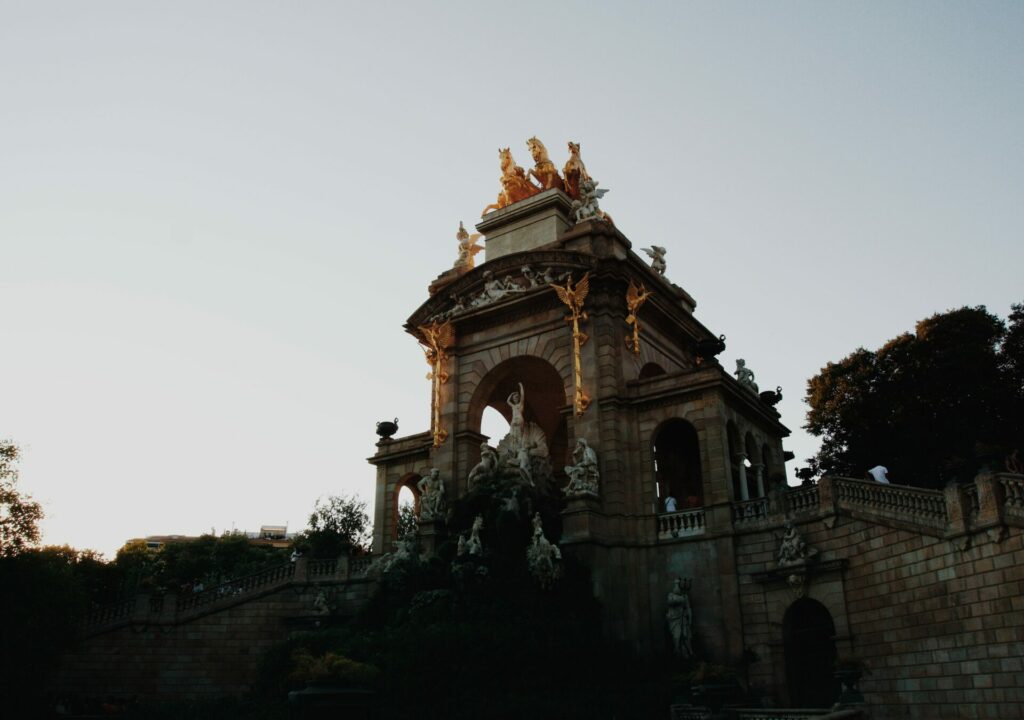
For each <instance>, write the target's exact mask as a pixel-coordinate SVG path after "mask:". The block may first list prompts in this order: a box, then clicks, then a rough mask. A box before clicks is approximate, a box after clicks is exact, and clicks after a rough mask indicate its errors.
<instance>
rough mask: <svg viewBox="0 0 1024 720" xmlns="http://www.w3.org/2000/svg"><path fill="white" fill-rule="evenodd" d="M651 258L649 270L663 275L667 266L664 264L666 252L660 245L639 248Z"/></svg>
mask: <svg viewBox="0 0 1024 720" xmlns="http://www.w3.org/2000/svg"><path fill="white" fill-rule="evenodd" d="M640 249H641V250H643V251H644V252H645V253H647V256H648V257H649V258H651V270H653V271H654V272H656V273H658V274H659V275H664V274H665V270H666V269H667V268H668V265H667V264H666V263H665V253H666V252H668V251H667V250H665V248H663V247H661V246H660V245H651V246H650V247H649V248H640Z"/></svg>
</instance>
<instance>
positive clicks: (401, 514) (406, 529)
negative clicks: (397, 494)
mask: <svg viewBox="0 0 1024 720" xmlns="http://www.w3.org/2000/svg"><path fill="white" fill-rule="evenodd" d="M419 529H420V524H419V519H418V518H417V517H416V507H415V506H414V505H413V504H412V503H411V502H405V503H402V504H400V505H399V506H398V539H399V540H405V539H406V538H408V537H412V536H414V535H415V534H416V533H417V532H419Z"/></svg>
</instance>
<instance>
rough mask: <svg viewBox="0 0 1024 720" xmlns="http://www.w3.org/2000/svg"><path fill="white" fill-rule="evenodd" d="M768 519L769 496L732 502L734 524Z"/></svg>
mask: <svg viewBox="0 0 1024 720" xmlns="http://www.w3.org/2000/svg"><path fill="white" fill-rule="evenodd" d="M767 519H768V498H756V499H754V500H747V501H746V502H738V503H733V504H732V524H733V525H734V526H740V525H747V524H750V523H757V522H764V521H765V520H767Z"/></svg>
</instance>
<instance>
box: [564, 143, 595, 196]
mask: <svg viewBox="0 0 1024 720" xmlns="http://www.w3.org/2000/svg"><path fill="white" fill-rule="evenodd" d="M562 177H564V178H565V192H566V194H567V195H568V196H569V197H571V198H572V199H573V200H579V199H580V184H581V183H582V182H583V181H584V180H590V174H589V173H587V167H586V165H584V164H583V160H582V159H580V145H579V143H574V142H573V141H572V140H570V141H569V159H568V160H566V161H565V167H563V168H562Z"/></svg>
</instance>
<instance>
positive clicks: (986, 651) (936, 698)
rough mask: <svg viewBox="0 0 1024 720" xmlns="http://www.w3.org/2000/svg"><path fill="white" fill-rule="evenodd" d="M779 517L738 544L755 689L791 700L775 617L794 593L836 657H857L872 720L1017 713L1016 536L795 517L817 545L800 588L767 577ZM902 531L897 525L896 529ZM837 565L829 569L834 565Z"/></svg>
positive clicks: (1022, 651)
mask: <svg viewBox="0 0 1024 720" xmlns="http://www.w3.org/2000/svg"><path fill="white" fill-rule="evenodd" d="M779 520H780V521H779V522H774V523H766V524H765V526H764V527H762V528H759V529H758V530H756V531H753V532H742V533H740V534H739V535H738V536H737V538H736V548H737V570H738V575H739V583H740V585H739V587H740V607H741V611H742V614H743V636H744V642H745V643H746V645H747V646H748V647H750V648H751V649H752V650H753V651H754V652H755V653H756V654H757V655H758V656H759V657H760V658H761V660H760V661H759V662H756V663H754V664H752V665H751V666H750V669H749V677H750V682H751V684H752V685H753V686H755V687H758V688H761V689H764V690H766V691H768V692H769V693H772V694H775V695H776V697H777V698H778V699H779V700H780V701H781V702H783V703H786V702H787V701H788V698H787V697H786V696H787V690H786V677H785V654H784V652H785V649H784V644H783V618H784V615H785V611H786V609H787V608H788V607H789V606H790V605H791V604H792V603H793V602H794V601H795V600H796V599H797V598H798V597H800V596H801V595H803V596H806V597H808V598H811V599H814V600H817V601H818V602H820V603H822V604H823V605H824V606H825V607H826V608H827V609H828V610H829V612H830V613H831V615H832V618H833V620H834V622H835V626H836V645H837V650H838V653H839V655H840V656H844V657H847V658H854V659H857V660H860V661H863V662H865V663H866V664H867V665H868V667H869V671H870V674H868V675H865V677H864V678H863V679H862V680H861V682H860V689H861V690H862V691H863V693H864V695H865V698H866V699H867V701H868V703H869V704H870V706H871V708H872V717H874V718H921V719H922V720H923V719H925V718H1021V717H1024V680H1022V677H1024V676H1022V672H1021V671H1022V670H1024V531H1022V529H1021V527H1020V526H1019V525H1015V524H1013V523H1011V524H1009V525H997V526H994V527H989V528H983V529H976V530H973V531H972V530H970V529H967V530H966V531H965V532H964V533H962V534H952V535H951V534H949V533H942V532H938V531H935V530H931V529H928V528H913V527H910V525H909V523H899V522H895V521H892V520H890V519H886V518H879V519H874V520H873V519H867V518H864V517H853V516H851V515H850V514H847V513H844V512H837V513H835V514H831V513H829V514H823V515H820V516H818V517H804V518H803V519H801V518H799V517H798V518H796V524H797V527H798V528H799V530H800V531H801V533H802V534H803V537H804V539H805V540H806V541H807V543H808V545H809V546H811V547H813V548H815V549H817V550H818V552H819V555H818V557H817V559H816V564H817V565H818V566H821V567H823V568H826V569H825V570H824V571H822V572H820V573H818V574H816V573H814V572H813V571H812V572H811V573H810V576H809V580H808V582H807V584H806V586H803V587H800V586H793V585H790V584H789V583H787V582H784V581H782V582H780V581H771V580H767V579H765V577H764V574H765V572H766V571H769V570H771V569H772V568H775V567H776V557H775V553H776V551H777V548H778V546H779V539H778V538H779V536H780V535H781V532H782V530H781V518H779ZM899 525H904V527H899ZM836 560H839V561H845V567H842V568H840V569H835V568H834V567H833V569H827V568H828V567H829V563H830V561H836Z"/></svg>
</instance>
